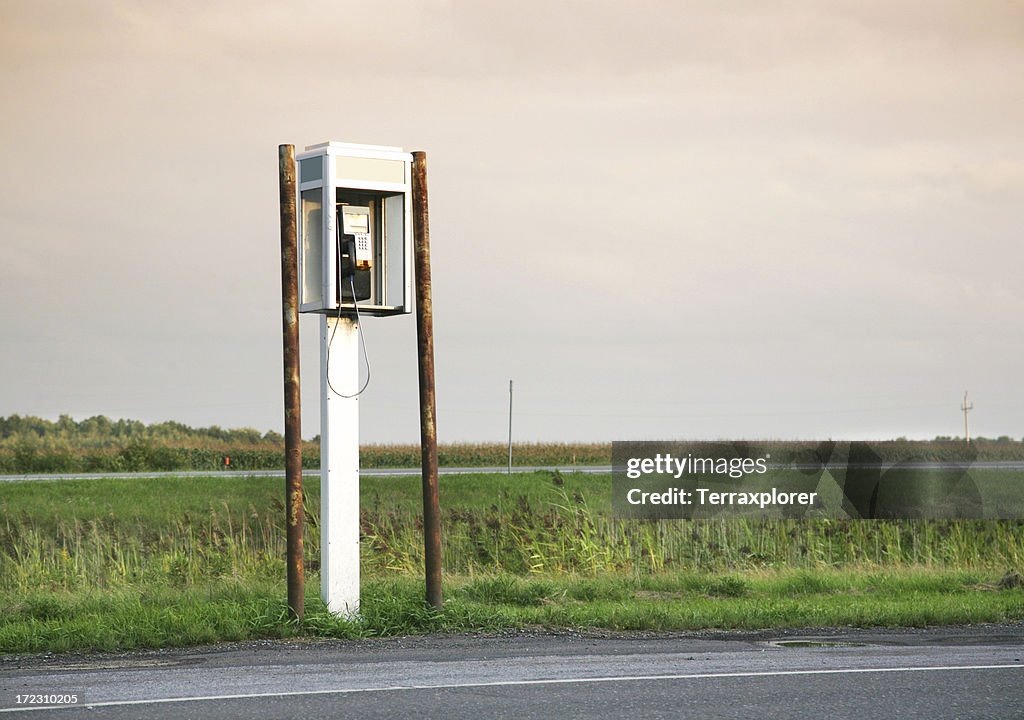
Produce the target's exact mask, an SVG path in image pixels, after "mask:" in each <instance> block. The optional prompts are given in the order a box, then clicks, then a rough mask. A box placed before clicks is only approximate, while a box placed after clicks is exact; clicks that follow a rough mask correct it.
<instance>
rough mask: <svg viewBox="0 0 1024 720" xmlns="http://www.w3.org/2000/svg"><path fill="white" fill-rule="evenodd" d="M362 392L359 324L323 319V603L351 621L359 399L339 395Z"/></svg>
mask: <svg viewBox="0 0 1024 720" xmlns="http://www.w3.org/2000/svg"><path fill="white" fill-rule="evenodd" d="M332 336H333V337H332ZM328 373H329V375H328ZM328 380H330V382H328ZM332 386H333V389H332ZM358 391H359V327H358V325H357V324H356V321H355V318H349V317H342V318H337V317H330V316H327V315H324V316H323V317H322V318H321V320H320V597H321V598H323V601H324V602H325V603H326V604H327V608H328V610H330V611H331V612H332V613H336V614H340V615H343V616H346V617H349V618H352V617H355V615H356V614H357V613H358V612H359V398H358V397H340V395H339V394H338V393H340V394H341V395H356V394H357V393H358Z"/></svg>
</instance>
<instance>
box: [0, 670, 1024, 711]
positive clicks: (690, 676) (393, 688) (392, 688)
mask: <svg viewBox="0 0 1024 720" xmlns="http://www.w3.org/2000/svg"><path fill="white" fill-rule="evenodd" d="M1007 669H1015V670H1022V669H1024V663H1015V664H1010V665H932V666H928V665H925V666H921V667H892V668H842V669H835V670H770V671H763V672H732V673H686V674H679V675H618V676H612V677H589V678H553V679H547V680H543V679H542V680H495V681H493V682H476V683H473V682H470V683H450V684H440V685H389V686H385V687H368V688H346V689H338V690H291V691H284V692H266V693H242V694H238V695H196V696H193V697H173V698H153V699H150V700H110V701H107V702H94V703H82V704H80V705H37V706H35V707H13V708H0V713H9V712H31V711H32V710H70V709H72V708H95V707H119V706H126V705H158V704H165V703H182V702H209V701H211V700H249V699H255V698H272V697H296V696H300V695H347V694H352V693H375V692H399V691H403V690H458V689H463V688H485V687H515V686H521V685H573V684H581V683H612V682H644V681H652V680H707V679H714V678H745V677H780V676H785V675H845V674H851V675H852V674H857V673H897V672H935V671H950V670H1007Z"/></svg>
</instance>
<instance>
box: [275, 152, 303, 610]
mask: <svg viewBox="0 0 1024 720" xmlns="http://www.w3.org/2000/svg"><path fill="white" fill-rule="evenodd" d="M277 164H278V180H279V185H280V196H281V305H282V316H281V317H282V324H281V326H282V331H283V339H284V464H285V481H284V482H285V515H286V517H285V527H286V528H287V546H288V552H287V554H288V560H287V562H288V611H289V613H290V614H291V617H292V618H293V619H295V620H298V621H301V620H302V619H303V617H304V615H305V604H306V602H305V596H306V574H305V568H304V567H303V563H302V530H303V527H302V526H303V524H304V513H303V508H302V404H301V400H300V395H299V275H298V265H297V259H296V256H297V252H298V249H297V247H296V237H295V232H296V231H295V213H296V208H295V188H296V181H295V146H294V145H278V147H277Z"/></svg>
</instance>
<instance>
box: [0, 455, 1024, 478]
mask: <svg viewBox="0 0 1024 720" xmlns="http://www.w3.org/2000/svg"><path fill="white" fill-rule="evenodd" d="M891 466H892V463H881V464H879V465H871V464H863V463H862V464H860V465H859V466H858V467H878V468H879V469H888V468H889V467H891ZM770 467H775V466H770ZM791 467H792V468H793V469H795V470H816V469H817V468H818V466H817V465H803V464H797V465H792V466H791ZM826 467H827V468H828V469H829V470H844V469H846V464H845V463H830V464H828V465H827V466H826ZM901 467H904V468H914V469H918V470H939V469H947V470H948V469H950V468H967V467H970V468H973V469H977V470H1014V471H1018V472H1020V471H1024V460H1003V461H989V462H973V463H956V462H951V463H937V462H916V463H905V464H902V465H901ZM507 470H508V468H507V467H504V466H502V467H443V468H440V470H438V472H439V474H441V475H470V474H479V473H504V472H506V471H507ZM556 470H557V471H558V472H560V473H574V472H577V473H586V474H588V475H609V474H611V472H612V466H611V465H513V466H512V472H516V473H530V472H539V471H547V472H553V471H556ZM359 474H360V475H361V476H362V477H409V476H413V475H419V474H420V469H419V468H363V469H362V470H360V472H359ZM319 475H320V471H319V470H303V471H302V476H303V477H317V476H319ZM168 477H257V478H283V477H284V470H175V471H171V472H135V473H131V472H126V473H26V474H22V475H0V483H2V482H25V481H28V480H98V479H101V478H122V479H126V480H127V479H136V480H145V479H150V478H168Z"/></svg>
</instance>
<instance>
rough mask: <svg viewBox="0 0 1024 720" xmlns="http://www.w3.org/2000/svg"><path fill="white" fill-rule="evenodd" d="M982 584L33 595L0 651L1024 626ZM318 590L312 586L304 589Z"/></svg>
mask: <svg viewBox="0 0 1024 720" xmlns="http://www.w3.org/2000/svg"><path fill="white" fill-rule="evenodd" d="M991 578H992V576H991V575H990V574H988V573H985V572H968V571H953V570H934V569H933V570H924V569H902V570H899V571H892V570H888V571H886V570H880V569H877V568H874V569H855V570H853V569H845V570H826V571H819V572H815V573H809V572H807V571H800V570H773V571H769V572H757V573H749V572H748V573H741V574H731V575H725V576H720V575H711V574H707V573H700V572H681V573H663V574H659V575H655V576H636V575H610V576H603V577H599V578H595V577H580V576H575V575H553V576H533V577H521V576H513V575H485V576H477V577H466V576H462V577H450V578H447V579H446V603H445V607H444V610H443V611H441V612H437V611H434V610H433V609H430V608H428V607H427V606H426V605H425V604H424V602H423V599H422V597H423V588H422V583H421V582H420V581H419V580H417V579H416V578H414V577H411V576H396V577H393V578H382V577H373V578H369V579H368V580H367V581H366V582H365V583H364V587H363V593H362V614H361V617H360V618H359V619H358V620H356V621H347V620H341V619H338V618H336V617H334V616H332V615H330V614H329V613H327V612H326V610H325V608H324V606H323V604H322V603H321V602H320V600H319V598H316V597H315V596H314V597H310V598H309V599H308V601H307V605H306V621H305V623H304V624H303V625H301V626H300V625H297V624H295V623H291V622H288V620H287V614H286V608H285V603H284V599H283V597H282V587H281V586H282V583H281V582H273V581H271V580H269V579H265V580H262V581H252V580H249V581H245V582H223V583H216V584H210V583H206V584H202V585H196V586H192V587H189V588H185V589H179V588H170V587H166V586H157V587H130V588H129V587H124V588H120V589H115V590H107V591H100V590H88V591H83V592H52V591H51V592H42V591H37V592H33V593H29V594H26V595H23V596H20V597H18V598H17V599H15V598H10V597H8V598H5V599H4V603H5V608H4V609H5V612H4V613H3V616H2V617H0V651H2V652H41V651H54V652H62V651H72V650H116V649H132V648H145V647H172V646H186V645H195V644H201V643H213V642H218V641H226V640H248V639H256V638H285V637H295V636H309V635H313V636H318V637H341V638H366V637H381V636H388V635H408V634H415V633H426V632H467V631H469V632H495V631H498V630H504V629H522V628H532V629H536V628H574V629H609V630H619V631H636V630H651V631H683V630H700V629H707V628H732V629H736V628H742V629H757V628H773V627H823V626H827V627H837V626H864V627H874V626H921V625H942V624H954V623H978V622H1007V621H1015V620H1020V619H1021V618H1024V592H1022V591H1021V590H1020V589H1002V590H1001V589H997V588H996V587H995V585H993V584H992V583H990V582H988V581H989V580H990V579H991ZM316 581H317V578H316V576H315V575H314V576H312V577H311V578H310V587H311V588H314V587H315V586H316Z"/></svg>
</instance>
